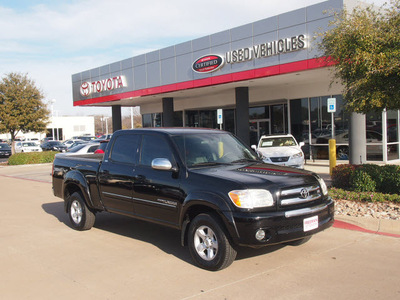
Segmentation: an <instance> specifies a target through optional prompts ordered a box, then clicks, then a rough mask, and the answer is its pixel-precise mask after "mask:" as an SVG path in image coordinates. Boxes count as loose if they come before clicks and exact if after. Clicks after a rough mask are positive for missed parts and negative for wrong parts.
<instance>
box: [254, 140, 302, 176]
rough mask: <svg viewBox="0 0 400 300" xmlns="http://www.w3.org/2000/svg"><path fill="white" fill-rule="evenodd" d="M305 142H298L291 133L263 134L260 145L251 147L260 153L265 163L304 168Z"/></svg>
mask: <svg viewBox="0 0 400 300" xmlns="http://www.w3.org/2000/svg"><path fill="white" fill-rule="evenodd" d="M302 146H304V143H303V142H301V143H300V144H298V143H297V141H296V139H295V138H294V137H293V135H291V134H286V135H271V136H265V135H263V136H262V137H261V138H260V141H259V143H258V145H257V146H256V145H252V146H251V147H252V148H253V149H254V150H255V151H256V152H257V153H258V155H259V156H260V157H261V159H262V160H263V161H264V162H265V163H270V164H275V165H280V166H288V167H295V168H299V169H303V168H304V153H303V151H302V150H301V147H302Z"/></svg>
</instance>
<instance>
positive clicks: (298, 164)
mask: <svg viewBox="0 0 400 300" xmlns="http://www.w3.org/2000/svg"><path fill="white" fill-rule="evenodd" d="M263 161H264V162H265V163H268V164H274V165H277V166H284V167H293V168H298V169H304V158H303V157H299V158H289V160H288V161H284V162H277V161H272V160H270V159H269V158H265V159H263Z"/></svg>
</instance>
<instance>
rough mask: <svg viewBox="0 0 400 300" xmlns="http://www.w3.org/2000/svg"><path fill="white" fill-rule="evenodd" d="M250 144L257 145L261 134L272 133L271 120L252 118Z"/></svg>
mask: <svg viewBox="0 0 400 300" xmlns="http://www.w3.org/2000/svg"><path fill="white" fill-rule="evenodd" d="M249 126H250V145H257V144H258V141H259V140H260V138H261V136H263V135H269V134H270V132H271V131H270V121H269V120H268V119H264V120H250V124H249Z"/></svg>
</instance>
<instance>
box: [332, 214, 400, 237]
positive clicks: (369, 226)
mask: <svg viewBox="0 0 400 300" xmlns="http://www.w3.org/2000/svg"><path fill="white" fill-rule="evenodd" d="M334 227H335V228H342V229H348V230H356V231H361V232H367V233H375V234H380V235H386V236H392V237H397V238H400V222H399V221H397V220H386V219H375V218H365V217H351V216H342V215H336V216H335V224H334Z"/></svg>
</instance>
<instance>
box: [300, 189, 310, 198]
mask: <svg viewBox="0 0 400 300" xmlns="http://www.w3.org/2000/svg"><path fill="white" fill-rule="evenodd" d="M308 195H309V194H308V191H307V190H306V189H301V191H300V197H301V198H303V199H307V197H308Z"/></svg>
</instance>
